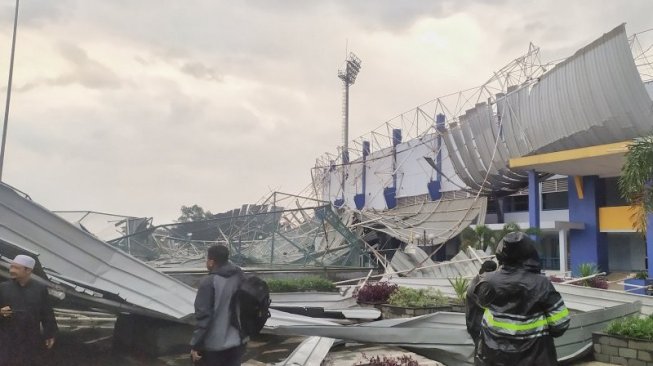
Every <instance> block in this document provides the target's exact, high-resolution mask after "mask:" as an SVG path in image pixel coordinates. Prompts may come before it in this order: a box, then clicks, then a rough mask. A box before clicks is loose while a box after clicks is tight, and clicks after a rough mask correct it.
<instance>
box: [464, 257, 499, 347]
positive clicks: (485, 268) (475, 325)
mask: <svg viewBox="0 0 653 366" xmlns="http://www.w3.org/2000/svg"><path fill="white" fill-rule="evenodd" d="M496 269H497V264H496V262H495V261H492V260H487V261H485V262H483V264H482V265H481V269H480V270H479V271H478V274H477V275H476V277H474V278H473V279H472V281H471V282H470V284H469V287H468V288H467V296H466V297H465V299H466V306H465V320H466V323H467V333H469V335H470V336H471V337H472V340H473V341H474V344H478V338H479V337H480V336H481V321H482V320H483V311H485V309H483V308H482V307H480V306H478V304H477V299H476V295H475V294H474V289H475V288H476V285H478V283H479V282H480V281H481V276H482V275H483V274H484V273H488V272H494V271H495V270H496Z"/></svg>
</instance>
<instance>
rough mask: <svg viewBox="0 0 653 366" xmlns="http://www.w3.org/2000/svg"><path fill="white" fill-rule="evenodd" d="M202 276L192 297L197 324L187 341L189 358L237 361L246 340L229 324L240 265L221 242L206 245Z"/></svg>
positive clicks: (227, 364) (228, 365) (224, 364)
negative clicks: (207, 271) (232, 258)
mask: <svg viewBox="0 0 653 366" xmlns="http://www.w3.org/2000/svg"><path fill="white" fill-rule="evenodd" d="M206 268H207V269H208V270H209V275H208V276H206V277H204V278H203V279H202V281H201V282H200V285H199V288H198V289H197V296H196V297H195V319H196V320H197V324H196V326H195V331H194V332H193V337H192V339H191V341H190V345H191V358H192V359H193V362H196V363H199V362H201V363H200V364H201V365H207V366H237V365H240V364H241V359H242V356H243V355H244V353H245V347H246V342H245V340H243V339H242V338H241V336H240V331H239V330H238V329H237V328H236V327H234V326H233V323H232V316H233V314H232V313H231V310H230V305H231V298H232V297H233V295H234V294H235V293H236V291H237V290H238V287H239V286H240V283H241V281H242V280H243V272H242V271H241V269H240V268H238V267H236V266H234V265H232V264H231V263H229V250H228V249H227V248H226V247H225V246H222V245H215V246H212V247H210V248H209V249H208V254H207V260H206Z"/></svg>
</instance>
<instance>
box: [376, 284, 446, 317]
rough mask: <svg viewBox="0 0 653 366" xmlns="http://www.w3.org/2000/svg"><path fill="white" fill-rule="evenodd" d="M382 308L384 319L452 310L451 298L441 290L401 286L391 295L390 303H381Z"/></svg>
mask: <svg viewBox="0 0 653 366" xmlns="http://www.w3.org/2000/svg"><path fill="white" fill-rule="evenodd" d="M380 309H381V314H382V315H383V318H384V319H392V318H410V317H414V316H419V315H424V314H431V313H436V312H438V311H451V305H450V304H449V299H447V298H446V297H444V296H443V295H442V293H441V292H440V291H434V290H425V289H420V290H415V289H412V288H407V287H399V289H398V290H397V291H395V292H394V293H393V294H392V295H390V298H389V299H388V304H383V305H380Z"/></svg>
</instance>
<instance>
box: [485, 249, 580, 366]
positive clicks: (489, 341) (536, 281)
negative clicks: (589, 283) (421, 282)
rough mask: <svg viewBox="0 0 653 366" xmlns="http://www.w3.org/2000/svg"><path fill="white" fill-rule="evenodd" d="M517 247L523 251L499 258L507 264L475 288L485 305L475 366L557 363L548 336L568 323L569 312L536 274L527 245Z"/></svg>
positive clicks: (555, 334) (532, 252)
mask: <svg viewBox="0 0 653 366" xmlns="http://www.w3.org/2000/svg"><path fill="white" fill-rule="evenodd" d="M524 241H526V240H524ZM519 245H524V246H525V247H526V250H522V251H519V253H520V254H519V255H516V256H512V257H507V258H506V257H503V258H502V260H506V259H507V260H508V263H504V264H503V265H502V266H501V267H500V268H499V269H498V270H497V271H495V272H491V273H487V274H485V275H484V276H483V277H482V278H481V280H480V281H479V283H478V284H477V285H476V286H475V287H474V290H473V293H474V296H475V299H476V301H477V303H478V305H479V306H480V307H482V308H483V309H484V312H483V320H482V322H481V330H480V337H479V343H478V346H477V349H476V357H475V364H476V365H482V366H489V365H496V366H503V365H506V366H526V365H547V366H549V365H557V364H558V362H557V355H556V350H555V345H554V343H553V338H554V337H559V336H561V335H562V334H564V332H565V331H566V330H567V328H568V327H569V311H568V310H567V308H566V306H565V304H564V302H563V300H562V297H561V296H560V294H559V293H558V292H557V291H556V290H555V288H554V287H553V285H552V284H551V281H549V279H548V278H546V277H545V276H543V275H541V274H540V265H539V260H538V258H537V254H536V253H537V252H536V251H535V249H534V247H532V244H530V243H528V242H526V243H520V244H519ZM528 246H530V248H528ZM522 249H523V248H522ZM531 249H532V250H531ZM514 253H516V252H513V255H514ZM497 256H498V257H499V253H497Z"/></svg>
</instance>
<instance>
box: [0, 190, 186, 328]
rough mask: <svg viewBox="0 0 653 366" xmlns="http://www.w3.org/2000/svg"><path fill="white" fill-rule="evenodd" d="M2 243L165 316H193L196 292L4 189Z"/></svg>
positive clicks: (0, 206) (0, 214)
mask: <svg viewBox="0 0 653 366" xmlns="http://www.w3.org/2000/svg"><path fill="white" fill-rule="evenodd" d="M0 217H2V220H1V221H0V239H1V240H3V241H6V242H8V243H11V244H14V245H17V246H20V247H22V248H25V249H28V250H30V251H32V252H35V253H38V255H39V259H40V261H41V263H42V264H43V265H44V267H45V268H46V269H50V270H51V271H53V272H54V273H56V274H59V275H61V276H65V277H67V278H70V279H74V280H76V281H79V282H81V283H85V284H88V285H91V286H93V287H95V288H97V289H100V290H102V291H106V292H110V293H113V294H117V295H119V296H120V297H121V298H122V299H124V300H125V301H127V302H129V303H131V304H134V305H137V306H140V307H143V308H146V309H150V310H153V311H156V312H158V313H161V314H162V315H164V316H168V317H171V318H174V319H182V318H184V317H187V316H188V315H189V314H192V313H193V312H194V307H193V301H194V299H195V290H194V289H193V288H191V287H190V286H187V285H186V284H184V283H182V282H180V281H177V280H175V279H174V278H172V277H170V276H167V275H165V274H163V273H161V272H159V271H157V270H156V269H154V268H152V267H150V266H148V265H147V264H145V263H143V262H141V261H140V260H138V259H136V258H134V257H132V256H130V255H128V254H126V253H124V252H122V251H120V250H117V249H115V248H114V247H112V246H111V245H109V244H107V243H105V242H103V241H101V240H99V239H98V238H96V237H95V236H93V235H91V234H89V233H87V232H85V231H83V230H81V229H79V228H78V227H76V226H74V225H72V224H71V223H69V222H68V221H66V220H64V219H62V218H61V217H59V216H57V215H55V214H54V213H52V212H50V211H48V210H47V209H46V208H44V207H43V206H41V205H39V204H37V203H35V202H33V201H32V200H30V199H28V198H26V197H24V196H23V195H21V194H19V193H17V192H16V191H15V190H14V189H12V188H11V187H9V186H7V185H5V184H2V183H0Z"/></svg>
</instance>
